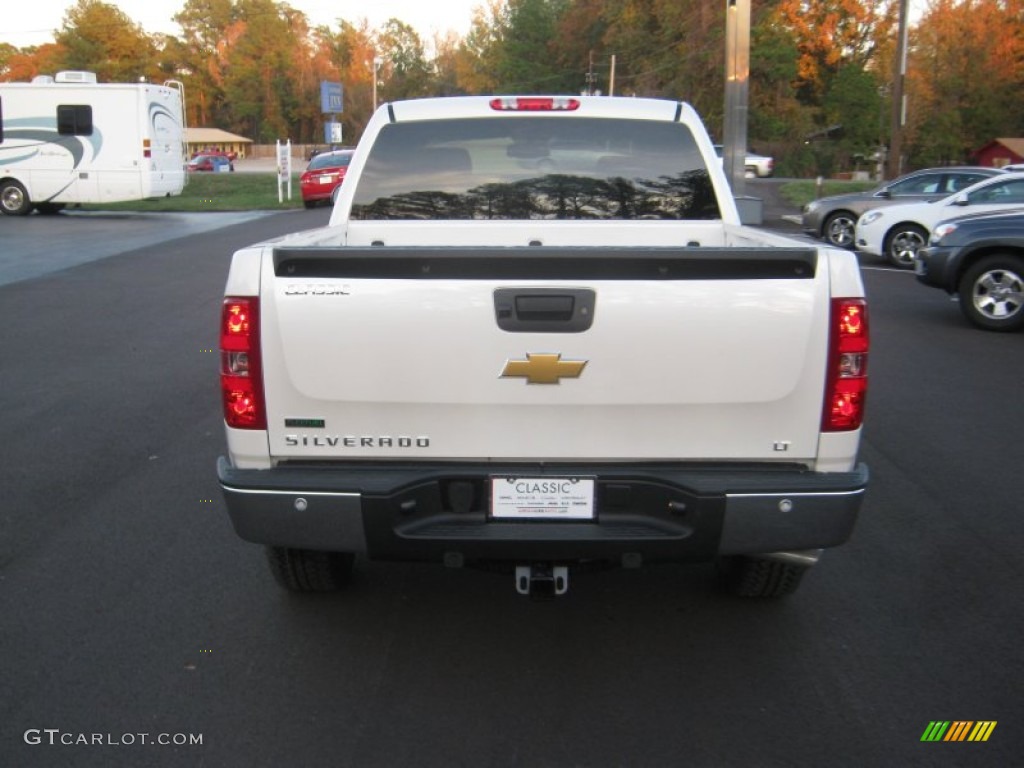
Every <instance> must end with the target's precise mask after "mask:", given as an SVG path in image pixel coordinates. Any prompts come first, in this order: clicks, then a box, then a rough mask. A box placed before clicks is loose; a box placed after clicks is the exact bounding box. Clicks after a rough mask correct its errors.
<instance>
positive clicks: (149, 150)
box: [142, 139, 153, 157]
mask: <svg viewBox="0 0 1024 768" xmlns="http://www.w3.org/2000/svg"><path fill="white" fill-rule="evenodd" d="M142 156H143V157H152V156H153V142H152V141H150V140H149V139H143V140H142Z"/></svg>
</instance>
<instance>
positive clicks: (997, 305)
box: [959, 253, 1024, 331]
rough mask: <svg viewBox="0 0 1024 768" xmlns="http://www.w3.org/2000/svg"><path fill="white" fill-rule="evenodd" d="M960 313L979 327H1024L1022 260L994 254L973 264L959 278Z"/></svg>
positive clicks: (1023, 261) (995, 329)
mask: <svg viewBox="0 0 1024 768" xmlns="http://www.w3.org/2000/svg"><path fill="white" fill-rule="evenodd" d="M959 293H960V310H961V311H962V312H963V313H964V316H965V317H966V318H967V319H968V320H970V321H971V322H972V323H974V325H976V326H978V327H979V328H984V329H985V330H988V331H1016V330H1018V329H1020V328H1024V258H1021V257H1020V256H1014V255H1012V254H1008V253H1007V254H1000V253H995V254H992V255H991V256H986V257H985V258H983V259H979V260H978V261H977V262H975V263H974V264H972V265H971V266H970V267H969V268H968V269H967V271H966V272H964V276H963V277H962V278H960V289H959Z"/></svg>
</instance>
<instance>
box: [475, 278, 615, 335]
mask: <svg viewBox="0 0 1024 768" xmlns="http://www.w3.org/2000/svg"><path fill="white" fill-rule="evenodd" d="M596 301H597V295H596V294H595V293H594V291H593V290H591V289H589V288H498V289H497V290H496V291H495V292H494V316H495V318H496V320H497V322H498V327H499V328H501V329H502V330H503V331H508V332H510V333H582V332H583V331H586V330H588V329H589V328H590V326H591V324H592V323H593V322H594V305H595V304H596Z"/></svg>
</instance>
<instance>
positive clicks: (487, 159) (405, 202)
mask: <svg viewBox="0 0 1024 768" xmlns="http://www.w3.org/2000/svg"><path fill="white" fill-rule="evenodd" d="M351 216H352V218H354V219H398V220H417V221H422V220H435V219H439V220H449V219H511V220H535V219H596V220H600V219H719V218H721V215H720V213H719V209H718V201H717V198H716V196H715V192H714V189H713V187H712V186H711V179H710V177H709V175H708V170H707V167H706V166H705V164H704V159H703V156H702V155H701V153H700V151H699V150H698V149H697V145H696V141H695V140H694V138H693V134H692V133H691V132H690V129H689V128H687V127H686V126H685V125H681V124H679V123H667V122H657V121H647V120H644V121H641V120H615V119H608V118H578V117H572V118H567V117H565V116H561V117H559V116H532V115H531V116H530V117H528V118H524V117H492V118H475V119H464V120H429V121H419V122H408V123H393V124H390V125H388V126H386V127H385V128H384V129H383V130H382V131H381V133H380V135H379V136H378V137H377V140H376V142H375V143H374V145H373V147H372V149H371V151H370V155H369V157H368V158H367V163H366V166H365V168H364V169H363V173H362V176H361V177H360V179H359V185H358V188H357V189H356V191H355V199H354V201H353V206H352V214H351Z"/></svg>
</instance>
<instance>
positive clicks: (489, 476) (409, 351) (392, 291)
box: [217, 96, 869, 597]
mask: <svg viewBox="0 0 1024 768" xmlns="http://www.w3.org/2000/svg"><path fill="white" fill-rule="evenodd" d="M307 295H317V296H334V295H338V296H340V295H350V296H351V297H352V298H351V299H346V300H344V301H314V300H308V301H305V300H296V298H295V297H297V296H307ZM868 356H869V334H868V307H867V303H866V301H865V298H864V288H863V285H862V282H861V277H860V270H859V267H858V265H857V259H856V256H855V254H853V253H851V252H847V251H843V250H839V249H834V248H820V249H819V248H817V247H816V246H814V245H813V244H811V243H809V242H805V241H796V240H792V239H789V238H787V237H783V236H781V235H778V234H773V233H771V232H767V231H763V230H759V229H755V228H753V227H749V226H745V225H744V224H743V222H741V220H740V217H739V213H738V210H737V206H736V201H735V199H734V198H733V195H732V193H731V191H730V189H729V184H728V181H727V180H726V177H725V175H724V173H723V171H722V168H721V163H720V162H719V159H718V157H717V156H716V154H715V151H714V147H713V145H712V144H711V140H710V138H709V137H708V134H707V131H706V130H705V128H704V126H703V124H702V123H701V121H700V118H699V117H698V116H697V114H696V113H695V112H694V110H693V109H692V108H691V107H690V106H689V105H687V104H683V103H680V102H675V101H666V100H659V99H643V98H614V97H597V96H579V97H577V96H553V97H546V96H531V97H511V96H510V97H498V98H490V97H457V98H441V99H421V100H412V101H399V102H394V103H391V104H385V105H384V106H382V107H381V108H380V109H379V110H378V111H377V112H376V113H375V114H374V115H373V117H372V118H371V119H370V121H369V123H368V124H367V126H366V128H365V131H364V132H363V134H362V138H361V140H360V142H359V146H358V147H357V148H356V150H355V153H354V154H353V157H352V162H351V165H350V166H349V170H348V173H347V175H346V177H345V180H344V183H343V184H342V185H341V186H340V187H339V188H338V196H337V201H336V203H335V206H334V210H333V213H332V215H331V220H330V224H329V225H328V226H327V227H324V228H322V229H320V230H313V231H306V232H302V233H300V234H296V235H294V236H290V237H285V238H282V239H278V240H275V241H272V242H266V243H259V244H256V245H253V246H250V247H248V248H244V249H242V250H240V251H238V252H237V253H236V254H235V255H234V258H233V259H232V263H231V268H230V271H229V273H228V278H227V286H226V291H225V300H224V309H223V312H222V323H221V360H222V368H221V389H222V400H223V404H224V420H225V434H226V438H227V455H226V456H223V457H221V458H220V459H219V461H218V466H217V471H218V478H219V481H220V484H221V487H222V489H223V493H224V497H225V499H226V502H227V508H228V513H229V515H230V517H231V521H232V523H233V525H234V527H235V530H236V531H237V533H238V535H239V536H240V537H241V538H243V539H245V540H247V541H251V542H255V543H258V544H262V545H265V546H266V547H268V554H269V558H268V561H269V564H270V569H271V572H272V573H273V575H274V577H275V579H276V580H277V581H278V582H279V583H280V584H281V585H282V586H284V587H285V588H287V589H289V590H293V591H324V590H331V589H337V588H340V587H342V586H344V585H345V584H346V583H347V582H348V578H349V576H350V572H351V569H352V566H353V562H354V558H355V556H356V555H359V556H360V557H363V558H368V559H371V560H378V561H386V560H395V561H408V560H421V561H425V562H434V563H444V564H445V565H447V566H448V567H463V566H479V567H486V568H495V567H497V568H499V569H505V570H507V572H509V573H511V574H514V577H515V579H514V584H515V588H516V590H517V591H519V592H521V593H524V594H528V593H531V592H534V591H548V592H554V593H555V594H562V593H564V592H565V591H566V589H567V587H568V579H569V575H570V572H571V571H572V570H574V569H576V568H577V567H578V566H580V565H585V566H586V569H591V568H594V567H600V566H606V567H628V568H637V567H640V566H646V565H653V564H656V563H661V562H668V563H686V562H689V563H708V564H714V565H716V566H717V567H718V570H719V571H720V573H721V574H722V575H723V577H724V581H725V584H726V586H727V587H728V588H729V589H730V590H731V591H732V592H733V593H734V594H737V595H744V596H757V597H777V596H781V595H785V594H788V593H790V592H792V591H793V590H795V589H796V588H797V586H798V584H799V583H800V580H801V578H802V576H803V575H804V574H805V572H807V571H808V570H809V568H810V567H811V566H813V565H814V564H815V563H817V562H818V560H819V557H820V556H821V554H822V552H823V551H824V550H825V549H826V548H831V547H836V546H838V545H840V544H842V543H843V542H845V541H846V540H847V538H848V537H849V536H850V534H851V532H852V531H853V528H854V525H855V523H856V520H857V516H858V512H859V510H860V506H861V501H862V499H863V496H864V491H865V489H866V487H867V482H868V471H867V468H866V467H865V466H864V465H863V464H862V463H860V462H859V461H858V459H857V453H858V449H859V444H860V435H861V429H862V427H861V424H862V421H863V417H864V402H865V397H866V392H867V376H866V372H867V370H868V368H869V366H868ZM502 365H504V366H505V367H504V369H503V368H502ZM584 365H586V372H585V374H584V375H580V372H581V371H582V370H583V366H584ZM510 377H511V379H510ZM283 414H316V417H317V419H318V420H319V422H320V424H321V425H326V424H332V425H336V424H344V425H345V430H346V434H317V433H310V432H299V431H297V430H299V429H312V428H315V425H307V424H304V423H302V420H301V419H298V418H295V419H287V418H284V417H283ZM428 435H429V437H428Z"/></svg>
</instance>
